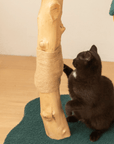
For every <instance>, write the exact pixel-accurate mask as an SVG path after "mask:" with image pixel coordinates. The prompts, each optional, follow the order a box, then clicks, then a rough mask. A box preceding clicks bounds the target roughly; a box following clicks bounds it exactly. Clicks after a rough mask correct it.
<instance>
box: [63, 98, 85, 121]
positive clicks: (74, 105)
mask: <svg viewBox="0 0 114 144" xmlns="http://www.w3.org/2000/svg"><path fill="white" fill-rule="evenodd" d="M82 107H83V102H80V101H79V100H71V101H68V102H67V103H66V105H65V110H66V114H67V116H68V117H67V121H68V122H77V121H78V118H77V117H76V115H72V112H73V111H76V110H80V109H82Z"/></svg>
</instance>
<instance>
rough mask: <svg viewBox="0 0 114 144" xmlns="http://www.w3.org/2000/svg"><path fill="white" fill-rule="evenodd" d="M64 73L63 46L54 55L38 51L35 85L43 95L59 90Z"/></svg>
mask: <svg viewBox="0 0 114 144" xmlns="http://www.w3.org/2000/svg"><path fill="white" fill-rule="evenodd" d="M62 72H63V58H62V52H61V46H59V47H58V48H57V49H56V51H54V52H53V53H48V52H45V51H42V50H37V67H36V73H35V85H36V87H37V89H38V91H39V92H41V93H52V92H55V91H57V90H58V89H59V84H60V77H61V75H62Z"/></svg>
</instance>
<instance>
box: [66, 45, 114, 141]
mask: <svg viewBox="0 0 114 144" xmlns="http://www.w3.org/2000/svg"><path fill="white" fill-rule="evenodd" d="M73 65H74V67H75V68H76V69H75V70H73V69H71V68H70V67H68V66H67V65H65V64H64V72H65V73H66V75H67V77H68V88H69V94H70V96H71V98H72V100H71V101H68V102H67V103H66V106H65V109H66V114H67V115H68V117H67V121H68V122H77V121H78V120H80V121H82V122H84V123H85V124H86V125H87V127H89V128H92V129H94V131H93V132H92V133H91V135H90V140H91V141H96V140H98V139H99V138H100V136H101V135H102V133H104V132H105V131H106V130H108V128H109V127H110V125H111V124H112V122H113V121H114V89H113V84H112V82H111V80H110V79H108V78H107V77H105V76H101V70H102V64H101V59H100V57H99V54H98V53H97V48H96V46H95V45H93V46H92V47H91V49H90V50H89V51H85V52H81V53H79V54H78V55H77V57H76V58H75V59H74V60H73ZM74 72H76V77H74V76H73V73H74ZM73 112H74V114H73Z"/></svg>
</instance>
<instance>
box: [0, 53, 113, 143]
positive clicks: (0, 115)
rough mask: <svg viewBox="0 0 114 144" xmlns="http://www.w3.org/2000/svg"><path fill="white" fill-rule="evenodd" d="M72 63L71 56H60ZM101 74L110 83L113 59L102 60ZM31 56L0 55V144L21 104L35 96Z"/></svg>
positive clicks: (16, 118)
mask: <svg viewBox="0 0 114 144" xmlns="http://www.w3.org/2000/svg"><path fill="white" fill-rule="evenodd" d="M64 63H66V64H67V65H69V66H71V67H72V60H67V59H65V60H64ZM102 64H103V72H102V73H103V75H105V76H107V77H109V78H110V79H111V80H112V81H113V83H114V63H113V62H103V63H102ZM35 68H36V59H35V58H34V57H20V56H4V55H0V144H3V142H4V139H5V137H6V135H7V134H8V133H9V131H10V130H11V129H12V128H13V127H15V126H16V125H17V124H18V123H19V122H20V121H21V119H22V117H23V114H24V107H25V105H26V104H27V103H28V102H29V101H31V100H33V99H35V98H37V97H38V94H37V91H36V88H35V86H34V73H35ZM60 93H61V94H68V89H67V77H66V76H65V74H64V73H63V75H62V78H61V85H60Z"/></svg>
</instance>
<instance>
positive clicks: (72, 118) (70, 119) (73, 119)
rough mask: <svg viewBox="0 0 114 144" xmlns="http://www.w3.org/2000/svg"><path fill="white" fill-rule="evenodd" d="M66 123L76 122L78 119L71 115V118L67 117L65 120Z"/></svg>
mask: <svg viewBox="0 0 114 144" xmlns="http://www.w3.org/2000/svg"><path fill="white" fill-rule="evenodd" d="M66 120H67V122H77V121H78V119H77V118H76V117H75V116H74V115H71V116H68V117H67V118H66Z"/></svg>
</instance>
